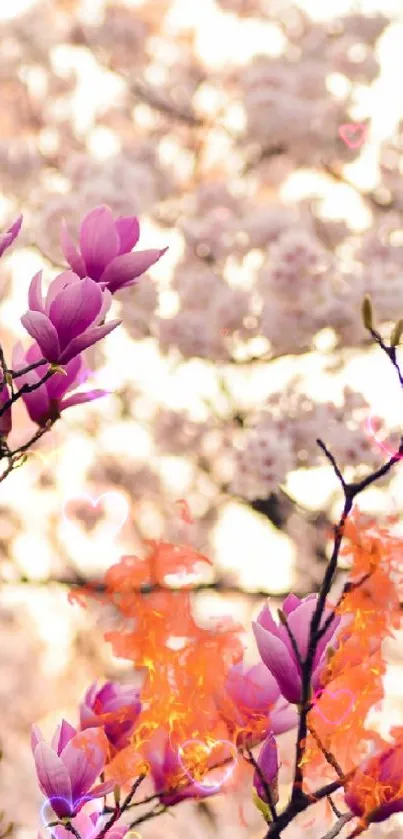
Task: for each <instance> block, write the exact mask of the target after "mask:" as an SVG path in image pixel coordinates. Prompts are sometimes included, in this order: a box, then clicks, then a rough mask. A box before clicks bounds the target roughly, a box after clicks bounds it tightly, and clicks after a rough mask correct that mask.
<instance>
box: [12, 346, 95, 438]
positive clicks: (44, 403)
mask: <svg viewBox="0 0 403 839" xmlns="http://www.w3.org/2000/svg"><path fill="white" fill-rule="evenodd" d="M41 357H42V353H41V351H40V349H39V347H38V346H37V345H36V344H32V345H31V346H30V348H29V350H28V351H27V352H24V350H23V348H22V345H21V344H20V343H18V344H16V345H15V347H14V350H13V369H14V370H15V371H17V370H18V369H20V370H22V369H23V368H24V367H28V365H30V364H33V363H34V362H35V361H39V360H40V359H41ZM48 370H49V365H48V364H41V366H40V367H37V368H36V369H35V370H30V371H29V373H23V374H22V375H21V376H15V380H16V382H17V384H18V387H19V388H21V387H22V386H23V385H25V384H27V385H33V384H36V383H37V382H40V380H41V379H43V378H44V376H45V375H46V373H47V372H48ZM89 372H90V371H89V369H88V368H87V367H86V365H85V364H84V361H83V359H82V358H81V356H79V355H77V356H76V357H75V358H72V360H71V361H69V362H68V364H66V367H65V373H66V375H63V374H55V375H53V376H52V377H51V378H50V379H48V381H47V382H44V384H43V385H41V386H40V387H38V388H36V390H33V391H32V393H23V394H22V399H23V401H24V404H25V407H26V409H27V411H28V413H29V416H30V417H31V420H32V422H36V423H37V424H38V425H45V424H46V422H47V421H48V420H56V419H58V418H59V417H60V414H61V412H62V411H65V410H66V408H71V407H72V406H73V405H81V404H83V402H91V401H92V400H93V399H99V398H100V397H101V396H106V395H107V392H108V391H106V390H87V391H85V393H75V394H72V395H70V396H67V398H65V396H66V393H67V392H68V391H70V390H73V388H75V387H78V385H81V384H83V382H85V381H86V379H87V378H88V375H89ZM2 419H3V417H1V418H0V422H1V420H2Z"/></svg>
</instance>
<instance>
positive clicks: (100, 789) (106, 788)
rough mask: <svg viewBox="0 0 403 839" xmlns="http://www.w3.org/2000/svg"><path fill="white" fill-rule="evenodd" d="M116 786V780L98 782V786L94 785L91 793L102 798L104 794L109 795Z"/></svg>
mask: <svg viewBox="0 0 403 839" xmlns="http://www.w3.org/2000/svg"><path fill="white" fill-rule="evenodd" d="M115 786H116V783H115V781H104V782H103V783H102V784H97V786H96V787H93V788H92V790H90V795H91V796H92V797H93V798H101V797H102V796H104V795H107V794H108V792H112V790H113V789H114V788H115Z"/></svg>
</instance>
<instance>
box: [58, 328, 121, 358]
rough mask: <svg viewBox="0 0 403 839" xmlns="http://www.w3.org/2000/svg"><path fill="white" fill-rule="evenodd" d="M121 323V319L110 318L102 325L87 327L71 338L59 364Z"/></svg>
mask: <svg viewBox="0 0 403 839" xmlns="http://www.w3.org/2000/svg"><path fill="white" fill-rule="evenodd" d="M121 323H122V321H121V320H111V321H109V323H105V324H104V326H93V327H91V328H90V329H87V330H86V331H85V332H84V333H83V335H79V336H78V337H77V338H73V340H72V341H70V343H69V344H68V346H67V347H66V348H65V349H64V350H63V352H62V354H61V356H60V362H61V364H67V362H68V361H70V360H71V359H72V358H74V356H75V355H78V354H79V353H81V352H83V351H84V350H86V349H87V347H91V346H92V344H96V343H97V342H98V341H100V340H101V339H102V338H104V337H105V335H108V334H109V332H112V330H113V329H116V327H117V326H120V324H121Z"/></svg>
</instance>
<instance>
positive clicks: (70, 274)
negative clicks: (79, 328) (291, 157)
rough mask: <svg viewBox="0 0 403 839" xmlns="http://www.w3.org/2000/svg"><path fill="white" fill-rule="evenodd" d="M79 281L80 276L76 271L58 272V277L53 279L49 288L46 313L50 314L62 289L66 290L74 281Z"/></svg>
mask: <svg viewBox="0 0 403 839" xmlns="http://www.w3.org/2000/svg"><path fill="white" fill-rule="evenodd" d="M79 282H80V277H79V276H78V274H75V273H74V271H62V273H61V274H58V275H57V277H55V279H54V280H52V282H51V284H50V286H49V288H48V293H47V295H46V307H45V309H46V314H49V312H50V307H51V305H52V303H53V302H54V300H56V297H57V296H58V295H59V294H60V293H61V292H62V291H64V289H65V288H67V287H68V286H69V285H72V283H79Z"/></svg>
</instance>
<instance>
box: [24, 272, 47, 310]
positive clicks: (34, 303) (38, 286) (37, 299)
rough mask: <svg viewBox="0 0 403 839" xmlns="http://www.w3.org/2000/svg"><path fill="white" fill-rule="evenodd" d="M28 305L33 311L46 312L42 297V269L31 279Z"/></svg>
mask: <svg viewBox="0 0 403 839" xmlns="http://www.w3.org/2000/svg"><path fill="white" fill-rule="evenodd" d="M28 306H29V308H30V309H31V311H36V312H43V313H45V309H44V305H43V298H42V271H38V273H37V274H35V276H34V277H33V278H32V280H31V285H30V286H29V292H28Z"/></svg>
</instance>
